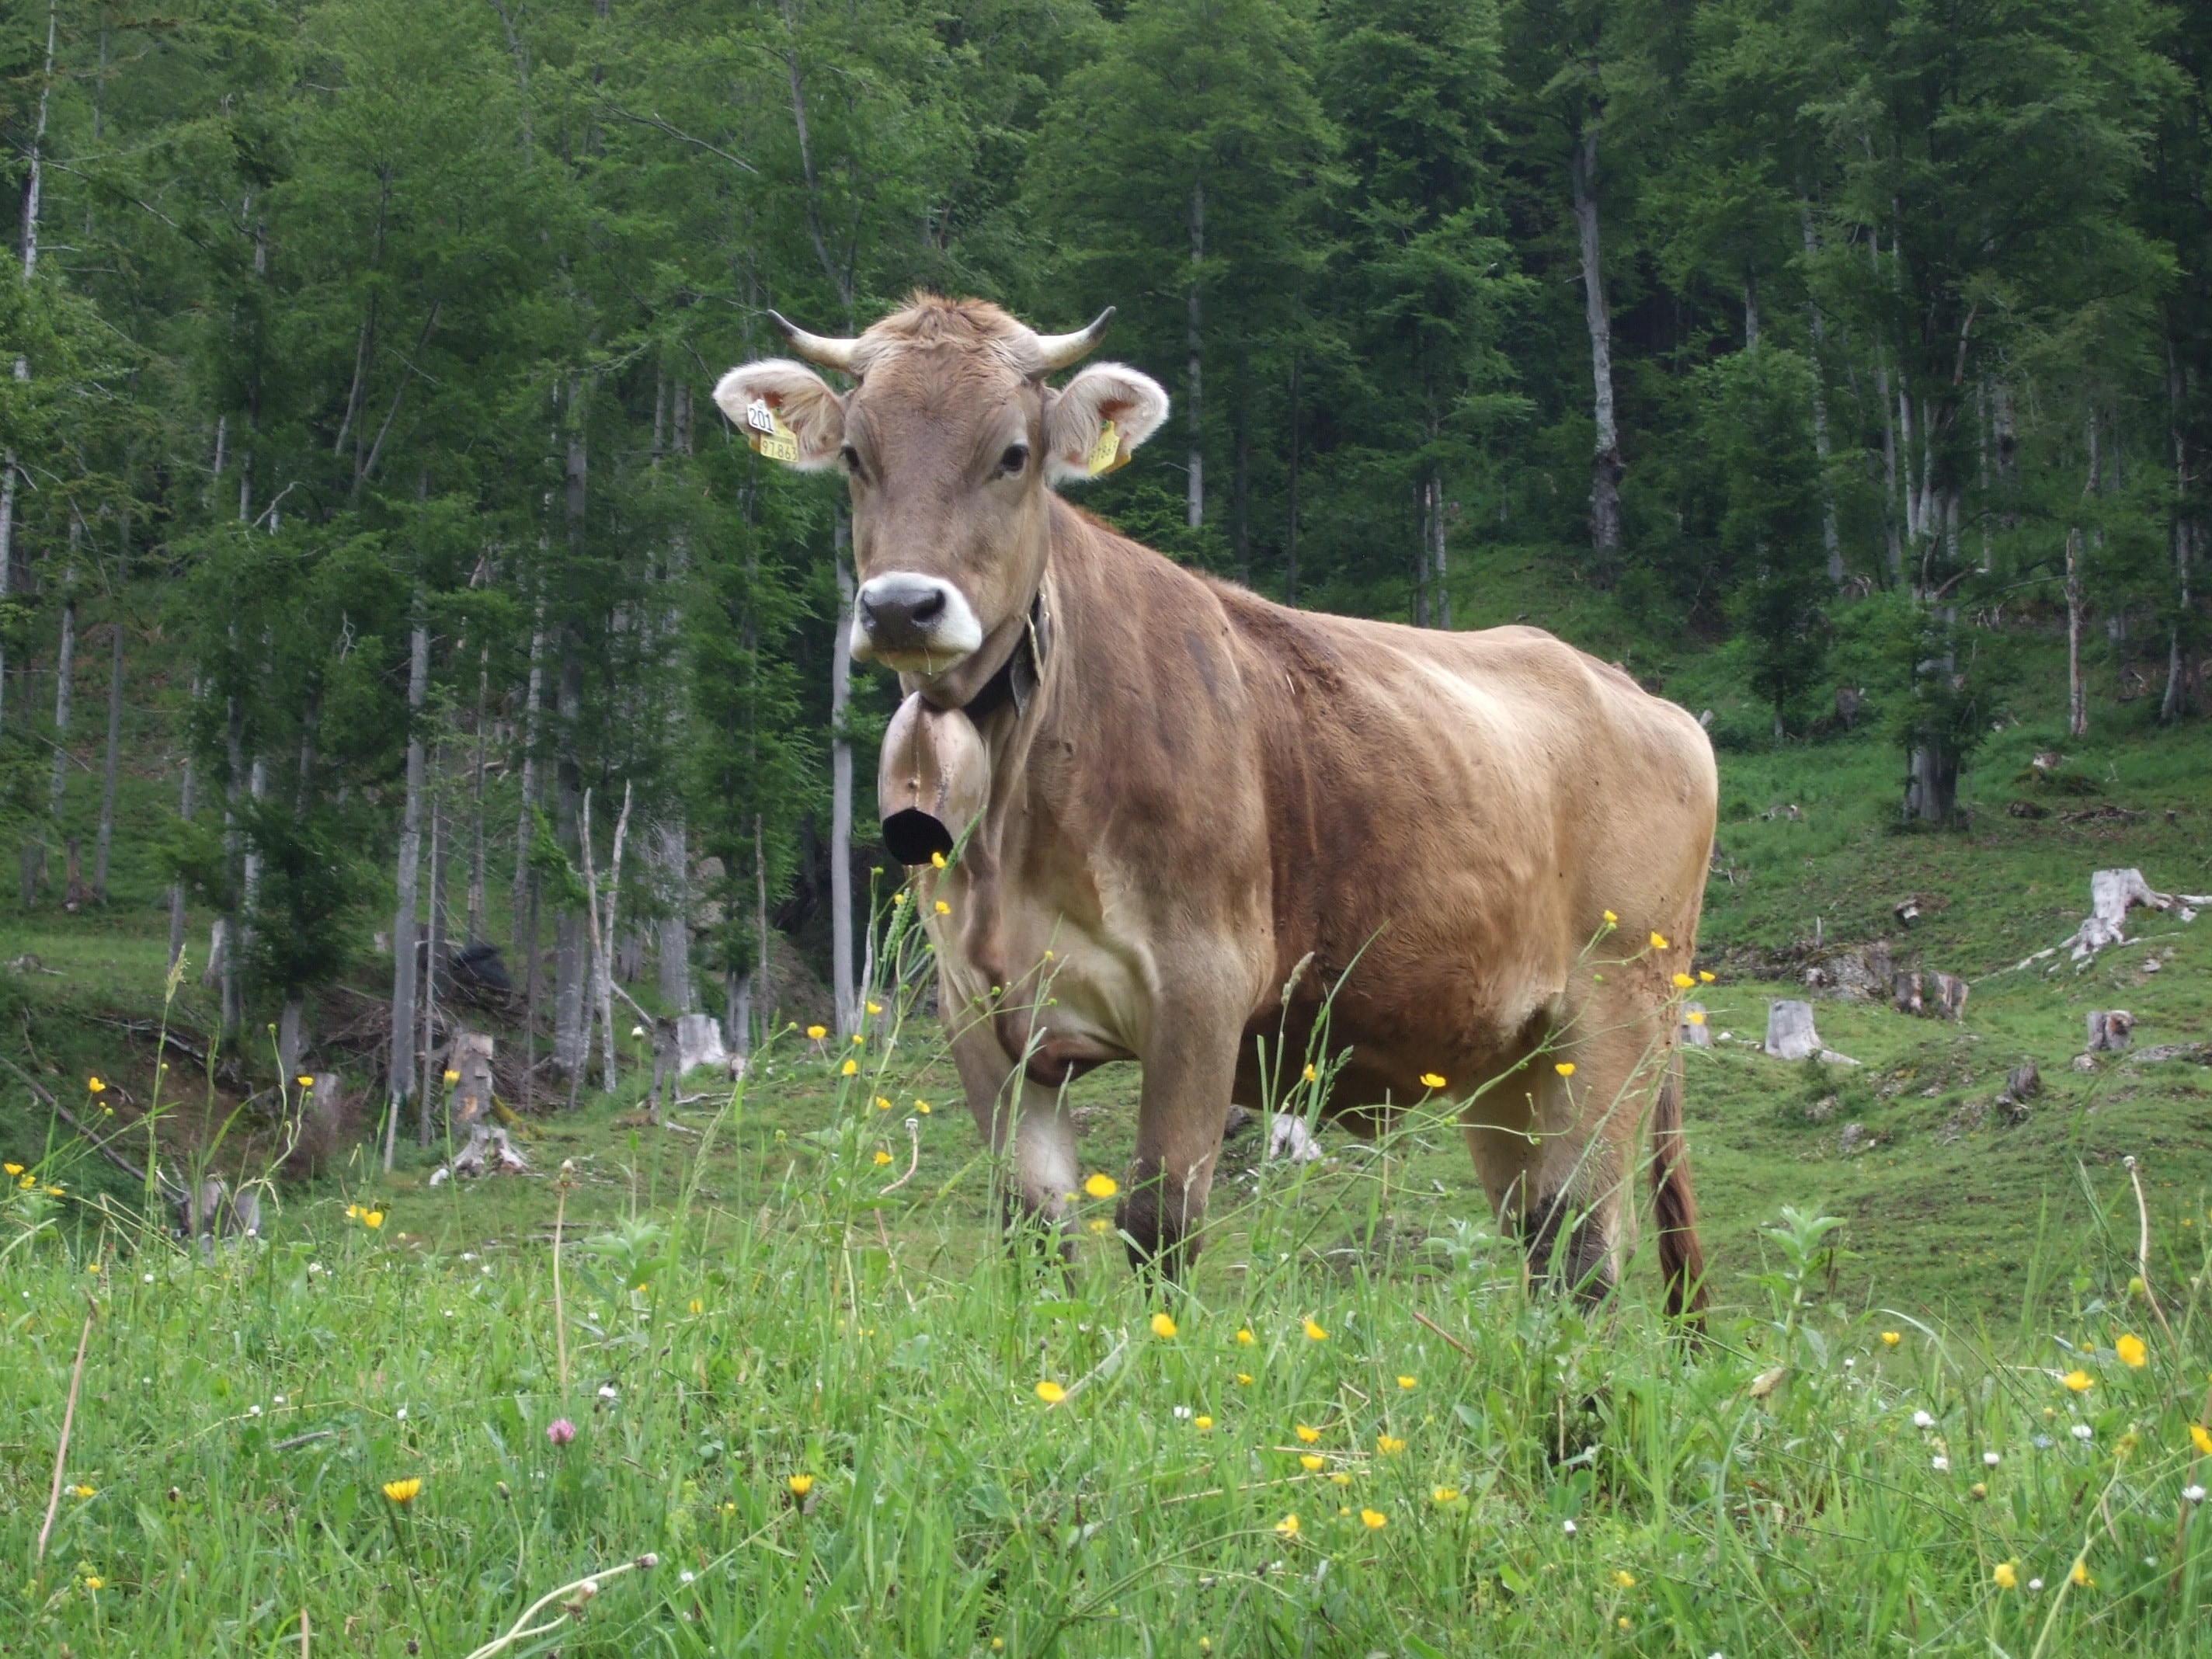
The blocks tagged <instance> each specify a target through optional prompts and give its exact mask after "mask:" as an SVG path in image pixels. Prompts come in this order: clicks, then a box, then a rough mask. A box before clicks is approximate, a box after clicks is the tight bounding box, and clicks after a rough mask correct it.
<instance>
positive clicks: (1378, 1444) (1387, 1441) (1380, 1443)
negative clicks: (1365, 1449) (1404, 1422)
mask: <svg viewBox="0 0 2212 1659" xmlns="http://www.w3.org/2000/svg"><path fill="white" fill-rule="evenodd" d="M1375 1449H1376V1451H1379V1452H1381V1453H1382V1454H1383V1456H1385V1457H1395V1456H1396V1455H1398V1454H1399V1453H1400V1452H1401V1451H1403V1450H1405V1449H1406V1443H1405V1442H1404V1441H1402V1440H1401V1439H1400V1438H1398V1437H1397V1436H1396V1435H1395V1434H1378V1435H1376V1437H1375Z"/></svg>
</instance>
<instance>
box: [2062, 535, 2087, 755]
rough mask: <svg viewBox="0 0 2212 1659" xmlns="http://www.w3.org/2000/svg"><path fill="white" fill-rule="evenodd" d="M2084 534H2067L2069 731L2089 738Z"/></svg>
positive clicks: (2067, 684) (2067, 722)
mask: <svg viewBox="0 0 2212 1659" xmlns="http://www.w3.org/2000/svg"><path fill="white" fill-rule="evenodd" d="M2066 730H2067V731H2068V732H2069V734H2071V735H2072V736H2074V737H2077V738H2086V737H2087V736H2088V735H2089V699H2088V694H2087V691H2086V690H2084V688H2083V686H2082V684H2081V532H2080V531H2079V530H2069V531H2068V532H2066Z"/></svg>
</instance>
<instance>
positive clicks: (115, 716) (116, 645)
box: [92, 616, 123, 904]
mask: <svg viewBox="0 0 2212 1659" xmlns="http://www.w3.org/2000/svg"><path fill="white" fill-rule="evenodd" d="M122 747H123V618H122V617H120V616H118V617H116V619H115V638H114V641H113V648H112V651H111V652H110V653H109V656H108V664H107V759H106V763H104V764H103V766H102V767H101V769H100V833H99V835H98V836H97V837H95V839H94V842H93V853H92V896H93V898H94V901H95V902H99V903H100V904H105V903H106V902H107V855H108V853H109V851H110V849H111V848H112V847H113V846H114V844H115V765H116V757H117V755H118V752H119V751H120V750H121V749H122Z"/></svg>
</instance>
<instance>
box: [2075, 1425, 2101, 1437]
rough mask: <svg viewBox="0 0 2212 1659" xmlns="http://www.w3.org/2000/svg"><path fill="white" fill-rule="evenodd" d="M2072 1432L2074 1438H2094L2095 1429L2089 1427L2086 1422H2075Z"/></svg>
mask: <svg viewBox="0 0 2212 1659" xmlns="http://www.w3.org/2000/svg"><path fill="white" fill-rule="evenodd" d="M2073 1432H2074V1437H2075V1439H2076V1440H2093V1439H2094V1438H2096V1435H2097V1431H2096V1430H2094V1429H2093V1428H2091V1427H2090V1426H2089V1425H2087V1423H2076V1424H2075V1425H2074V1431H2073Z"/></svg>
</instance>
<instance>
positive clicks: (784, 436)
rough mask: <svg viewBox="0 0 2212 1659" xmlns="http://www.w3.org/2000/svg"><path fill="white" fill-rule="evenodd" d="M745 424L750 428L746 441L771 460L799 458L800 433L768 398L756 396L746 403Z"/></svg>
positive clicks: (756, 451)
mask: <svg viewBox="0 0 2212 1659" xmlns="http://www.w3.org/2000/svg"><path fill="white" fill-rule="evenodd" d="M745 425H746V427H747V428H749V430H748V431H747V432H746V434H745V441H746V442H747V443H749V444H750V445H751V446H752V447H753V449H754V451H755V453H758V454H762V455H765V456H767V457H768V458H769V459H770V460H771V461H795V460H797V459H799V435H798V434H797V433H795V432H793V430H792V429H791V428H789V427H787V426H786V425H785V424H784V423H783V416H781V415H779V414H777V413H776V412H775V410H772V409H770V408H769V406H768V399H767V398H754V399H753V400H752V402H750V404H746V405H745Z"/></svg>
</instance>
